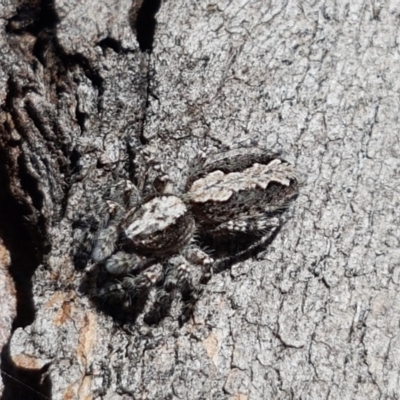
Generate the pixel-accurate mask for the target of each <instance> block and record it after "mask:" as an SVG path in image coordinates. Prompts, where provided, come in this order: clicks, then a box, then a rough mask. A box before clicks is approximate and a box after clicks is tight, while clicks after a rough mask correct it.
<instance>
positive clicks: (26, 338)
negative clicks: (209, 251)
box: [0, 0, 400, 400]
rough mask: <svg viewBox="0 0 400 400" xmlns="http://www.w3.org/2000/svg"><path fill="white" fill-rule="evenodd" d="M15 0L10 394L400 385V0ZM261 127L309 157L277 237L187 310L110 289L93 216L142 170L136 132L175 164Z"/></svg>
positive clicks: (4, 44)
mask: <svg viewBox="0 0 400 400" xmlns="http://www.w3.org/2000/svg"><path fill="white" fill-rule="evenodd" d="M0 13H1V16H2V18H1V19H0V21H1V22H0V24H1V29H2V34H1V35H0V40H1V44H0V49H1V50H0V51H1V57H0V107H1V114H0V119H1V125H0V129H1V131H0V157H1V168H0V182H1V183H2V187H1V190H2V193H1V194H0V217H1V220H0V228H1V236H2V239H3V240H4V244H5V246H6V248H7V249H8V251H9V253H10V258H11V265H10V267H8V269H7V270H8V271H9V273H10V275H11V276H12V278H13V280H14V283H15V288H16V293H17V294H16V301H17V307H16V310H17V311H16V316H15V319H14V323H13V327H12V332H10V339H9V341H8V343H6V344H5V346H4V347H3V351H2V372H3V374H2V376H3V384H4V388H3V399H17V398H24V397H25V398H31V399H35V398H37V399H43V398H51V399H131V398H133V399H152V400H154V399H236V400H238V399H241V400H244V399H321V398H332V399H337V398H343V399H347V398H349V399H350V398H351V399H377V398H382V399H396V398H399V397H400V387H399V367H398V359H399V356H400V336H399V335H398V327H399V322H400V307H399V304H400V301H399V300H400V299H399V296H400V295H399V285H400V263H399V259H400V251H399V247H400V246H399V244H400V233H399V232H400V231H399V228H398V226H399V223H400V221H399V213H398V208H399V204H400V196H399V171H400V142H399V139H398V131H399V118H398V115H399V101H398V99H399V92H400V87H399V85H398V80H399V79H398V77H399V74H400V63H399V62H398V60H399V55H400V54H399V46H398V42H399V39H400V37H399V33H398V21H399V15H400V6H398V5H397V4H396V2H392V3H390V2H385V3H384V4H383V3H382V4H378V3H376V2H367V3H365V2H362V1H353V2H351V3H346V2H341V1H339V2H331V1H328V0H327V1H317V2H311V3H307V2H302V1H283V2H280V1H277V2H273V1H270V2H266V1H262V0H259V1H252V2H248V1H247V2H246V1H236V2H231V1H229V2H228V1H218V2H215V3H207V2H188V1H175V2H171V1H168V2H167V1H165V2H162V3H161V2H160V0H142V1H139V0H137V1H136V2H135V1H133V2H131V1H125V0H113V1H109V0H107V1H103V0H99V1H93V2H91V1H89V2H88V1H82V0H76V1H74V2H71V1H70V0H69V1H66V0H53V1H44V0H42V1H40V0H35V1H33V2H32V1H26V2H24V1H23V0H21V1H16V0H2V1H1V3H0ZM244 145H258V146H260V147H265V148H268V149H271V150H273V151H282V152H283V153H284V154H285V155H286V156H287V157H286V158H288V159H289V160H290V161H292V162H294V163H295V164H296V166H297V169H298V170H299V171H300V173H301V175H302V181H303V182H302V187H301V191H300V195H299V197H298V199H297V201H296V203H295V204H294V207H293V209H294V215H293V218H291V219H290V220H289V222H288V223H286V225H285V226H284V227H283V228H282V230H281V231H280V233H279V234H278V235H277V237H276V238H275V240H274V241H273V243H272V244H271V245H270V246H268V247H267V248H265V249H263V251H262V252H260V253H259V254H258V255H257V257H255V258H249V259H246V260H244V261H242V262H238V263H236V264H234V265H233V266H232V267H231V268H230V269H228V270H225V271H222V272H221V273H218V274H215V275H214V276H213V277H212V279H211V280H210V282H208V284H207V285H206V287H205V290H204V293H203V294H202V296H201V298H200V300H199V302H198V304H197V306H196V310H195V313H194V316H193V318H192V319H191V320H190V321H188V322H187V323H185V324H183V325H182V326H181V325H180V324H179V322H178V321H177V319H174V318H165V319H164V320H162V321H161V322H160V323H159V324H158V325H156V326H148V325H146V324H145V323H144V321H143V318H141V317H140V316H139V317H138V319H137V320H136V321H135V322H134V323H121V322H120V321H116V320H115V319H113V318H112V317H111V316H110V315H108V314H107V313H104V312H102V311H101V310H100V309H99V308H97V307H96V306H95V305H94V304H93V303H92V302H91V301H90V299H89V298H88V296H87V295H85V293H84V291H83V290H82V285H83V283H84V278H85V270H84V267H85V265H86V262H87V261H88V260H87V258H86V259H85V257H84V256H83V258H82V257H81V256H79V254H80V253H79V251H80V250H82V246H83V243H84V239H85V226H84V224H83V223H82V221H84V220H85V217H86V216H87V215H89V213H90V212H93V210H94V206H95V204H96V202H97V201H98V199H100V198H101V196H102V194H103V193H104V192H105V190H106V188H107V187H109V186H110V185H111V184H112V183H115V182H117V181H118V180H120V179H124V178H129V179H131V180H133V181H135V180H136V179H137V173H138V171H139V170H142V169H143V168H145V165H144V164H143V163H142V161H141V160H140V159H139V158H138V157H136V155H137V154H138V152H139V151H140V150H141V149H149V150H151V151H153V152H155V153H156V154H157V156H158V157H159V158H160V160H161V161H162V163H163V165H164V167H165V169H166V170H167V171H168V172H169V174H170V176H171V179H172V180H173V181H174V183H176V184H177V185H178V184H179V183H181V182H182V180H184V178H185V176H187V173H188V170H187V169H188V168H187V167H188V161H189V160H190V159H192V158H193V157H194V156H195V155H196V153H197V152H198V151H199V150H203V149H206V152H212V151H219V150H220V149H225V148H237V147H241V146H244ZM2 254H3V253H2ZM4 254H5V253H4ZM10 287H11V286H10ZM12 290H13V289H12V288H11V289H10V293H12ZM7 301H8V300H7ZM9 302H10V303H9V304H11V305H10V308H9V310H10V312H9V316H10V315H11V314H12V302H13V300H12V299H11V300H9ZM9 316H8V317H9ZM9 325H10V324H8V325H7V324H6V325H4V328H3V329H9ZM1 336H2V337H3V336H4V335H1Z"/></svg>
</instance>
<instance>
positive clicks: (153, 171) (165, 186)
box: [139, 149, 172, 194]
mask: <svg viewBox="0 0 400 400" xmlns="http://www.w3.org/2000/svg"><path fill="white" fill-rule="evenodd" d="M140 156H141V157H142V158H143V160H144V162H145V164H146V165H147V167H148V169H147V170H146V172H144V173H142V174H141V175H142V176H141V177H140V182H139V189H141V190H143V189H144V188H145V186H146V183H147V181H148V180H149V179H152V182H151V184H152V188H151V190H152V191H154V192H155V194H163V193H171V192H172V183H171V179H170V177H169V175H168V174H167V173H166V172H165V170H164V167H163V165H162V164H161V162H160V160H159V159H158V158H157V156H156V155H155V154H154V153H153V152H151V151H150V149H143V150H142V151H141V152H140Z"/></svg>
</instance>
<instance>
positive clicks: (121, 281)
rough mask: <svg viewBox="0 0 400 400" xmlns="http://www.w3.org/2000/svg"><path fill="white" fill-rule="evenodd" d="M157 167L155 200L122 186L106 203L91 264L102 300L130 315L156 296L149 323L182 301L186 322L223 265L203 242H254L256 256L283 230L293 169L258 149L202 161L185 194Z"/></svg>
mask: <svg viewBox="0 0 400 400" xmlns="http://www.w3.org/2000/svg"><path fill="white" fill-rule="evenodd" d="M153 165H155V169H156V170H158V172H159V176H158V177H157V178H156V180H155V181H154V187H156V188H157V191H156V192H154V193H152V194H148V195H146V196H145V197H144V198H143V196H142V193H141V191H140V190H139V189H138V188H137V187H136V186H135V185H134V184H133V183H132V182H130V181H122V182H119V183H118V184H117V185H115V186H114V187H112V188H111V189H110V191H109V193H108V194H107V196H105V201H104V203H103V206H102V209H101V211H100V214H101V215H103V216H104V221H103V228H102V229H101V230H100V231H99V233H98V236H97V238H96V240H95V243H94V247H93V251H92V256H91V258H92V260H93V262H94V263H95V265H97V266H98V267H99V269H100V271H101V276H102V278H100V279H98V281H97V286H96V291H95V297H97V298H98V299H102V300H105V301H107V302H109V303H112V304H114V305H117V306H118V307H119V309H120V310H125V311H128V312H129V311H132V307H133V305H134V304H136V305H137V303H138V302H139V303H140V302H142V304H143V306H144V303H145V299H146V298H147V297H148V296H149V294H150V292H151V291H152V292H153V296H152V298H153V305H152V307H151V310H150V311H149V312H148V313H147V314H146V317H145V321H146V322H148V323H155V322H158V321H159V320H160V319H161V318H162V317H163V316H165V315H167V314H168V311H169V309H170V307H171V304H172V301H173V300H174V298H175V297H176V295H178V296H180V297H181V300H182V301H183V303H184V306H183V311H182V315H183V316H184V318H187V317H188V316H189V315H190V313H191V310H192V308H193V305H194V304H195V302H196V300H197V298H198V296H199V294H200V293H201V286H202V284H203V283H205V282H206V281H207V280H208V279H209V277H210V276H211V274H212V272H213V270H218V268H219V266H220V265H221V263H222V258H220V259H218V258H217V259H216V260H213V258H211V257H210V256H209V255H208V254H207V253H206V252H205V251H203V250H202V249H201V248H200V246H199V245H198V243H197V240H198V238H200V237H208V238H211V242H213V241H214V242H215V243H224V242H226V241H232V239H234V238H235V237H237V236H240V235H242V236H246V237H248V236H251V238H252V241H251V242H250V245H249V246H247V249H249V248H250V249H252V248H255V247H257V246H259V245H261V244H263V243H265V242H266V240H267V239H266V238H268V237H269V236H270V235H269V234H270V233H271V232H272V231H273V230H275V229H276V228H278V227H279V226H280V225H281V224H282V221H283V219H282V213H283V211H284V210H285V209H286V208H287V206H288V205H289V203H290V202H291V201H292V200H293V199H294V198H295V197H296V196H297V193H298V174H297V172H296V170H295V168H294V167H293V166H292V165H291V164H289V163H288V162H287V161H285V160H283V159H281V158H280V156H279V154H274V153H269V152H267V151H265V150H262V149H259V148H252V149H248V148H246V149H240V150H231V151H227V152H224V153H219V154H214V155H212V156H211V157H204V155H202V156H199V157H198V158H197V159H196V160H195V162H194V163H193V165H192V166H191V168H190V174H189V177H188V179H187V182H186V184H185V186H184V189H183V190H182V193H179V194H177V193H174V191H173V189H172V188H171V184H170V181H169V178H168V176H167V175H166V174H164V173H163V171H162V168H161V167H160V166H159V165H157V164H156V163H153ZM214 250H216V249H214ZM245 251H246V248H245V249H244V250H242V251H234V253H233V254H228V256H227V257H225V258H224V260H226V258H229V257H230V256H234V255H235V253H240V252H245ZM216 252H217V253H218V251H216ZM150 297H151V296H150Z"/></svg>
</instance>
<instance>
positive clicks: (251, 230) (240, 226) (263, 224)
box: [206, 214, 282, 237]
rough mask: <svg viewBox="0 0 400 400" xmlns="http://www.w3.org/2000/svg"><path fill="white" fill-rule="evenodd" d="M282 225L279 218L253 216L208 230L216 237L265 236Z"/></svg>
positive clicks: (209, 233) (265, 215)
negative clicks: (267, 232)
mask: <svg viewBox="0 0 400 400" xmlns="http://www.w3.org/2000/svg"><path fill="white" fill-rule="evenodd" d="M281 224H282V220H281V218H279V216H276V215H275V216H272V217H271V216H269V215H268V214H260V215H256V216H254V215H252V216H251V217H250V216H248V217H241V218H236V219H232V220H229V221H226V222H222V223H221V224H219V225H217V226H216V227H213V228H212V229H208V230H207V231H206V232H207V234H208V235H211V236H214V237H224V236H225V237H229V236H231V235H232V234H237V233H244V234H252V235H256V234H263V233H264V232H265V231H267V230H270V229H273V228H276V227H278V226H279V225H281Z"/></svg>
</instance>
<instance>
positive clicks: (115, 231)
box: [92, 180, 141, 262]
mask: <svg viewBox="0 0 400 400" xmlns="http://www.w3.org/2000/svg"><path fill="white" fill-rule="evenodd" d="M140 202H141V197H140V194H139V191H138V189H137V188H136V186H135V185H134V184H133V183H132V182H131V181H129V180H123V181H121V182H119V183H117V184H116V185H113V186H111V187H110V189H109V190H108V192H107V193H106V194H105V196H104V203H103V204H102V205H101V207H100V210H99V214H100V215H101V216H102V218H103V221H102V223H101V227H102V229H101V230H100V231H99V233H98V235H97V238H96V240H95V243H94V247H93V251H92V260H93V261H94V262H101V261H104V260H105V259H106V258H108V257H109V256H110V255H111V254H112V253H113V252H114V249H115V247H116V244H117V242H118V239H119V235H120V229H119V226H120V224H121V221H122V219H123V218H124V216H125V214H126V210H127V209H131V208H136V207H137V206H138V205H139V204H140Z"/></svg>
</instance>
